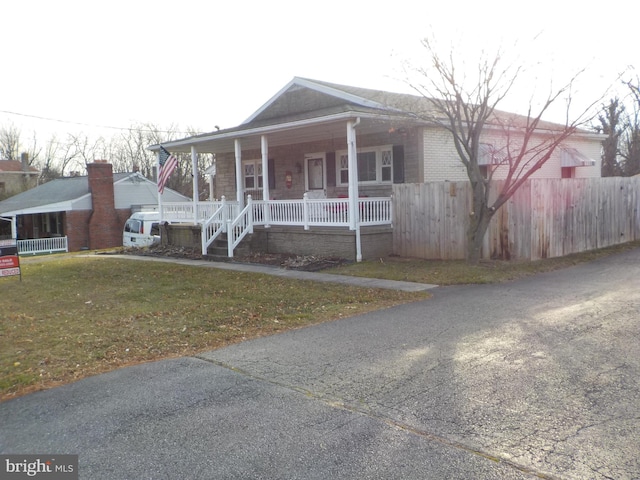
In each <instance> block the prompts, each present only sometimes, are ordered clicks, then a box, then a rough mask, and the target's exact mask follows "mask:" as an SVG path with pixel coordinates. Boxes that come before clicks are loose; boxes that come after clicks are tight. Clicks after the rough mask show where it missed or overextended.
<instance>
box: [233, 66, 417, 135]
mask: <svg viewBox="0 0 640 480" xmlns="http://www.w3.org/2000/svg"><path fill="white" fill-rule="evenodd" d="M416 100H419V97H416V96H414V95H406V94H400V93H390V92H383V91H380V90H369V89H366V88H356V87H348V86H346V85H338V84H335V83H329V82H321V81H318V80H311V79H308V78H300V77H294V78H293V80H291V81H290V82H289V83H288V84H287V85H285V86H284V88H282V89H281V90H280V91H279V92H278V93H276V94H275V95H274V96H273V97H271V99H270V100H269V101H268V102H267V103H265V104H264V105H263V106H262V107H260V108H259V109H258V110H256V112H254V113H253V114H252V115H251V116H250V117H249V118H248V119H247V120H245V121H244V122H243V123H242V125H256V124H261V123H265V122H266V121H268V120H271V119H281V120H282V119H283V118H285V119H290V118H291V117H298V116H299V115H300V114H303V113H305V112H316V114H317V112H318V111H340V112H344V111H360V112H372V111H378V112H384V111H387V112H389V113H400V112H406V111H407V108H406V107H408V106H409V105H410V103H415V102H416ZM409 111H410V110H409Z"/></svg>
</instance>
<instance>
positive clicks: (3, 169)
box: [0, 160, 40, 175]
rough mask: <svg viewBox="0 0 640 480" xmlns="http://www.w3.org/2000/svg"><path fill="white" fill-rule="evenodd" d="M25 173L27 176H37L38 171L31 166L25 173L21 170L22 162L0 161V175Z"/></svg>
mask: <svg viewBox="0 0 640 480" xmlns="http://www.w3.org/2000/svg"><path fill="white" fill-rule="evenodd" d="M9 172H11V173H26V174H28V175H37V174H39V173H40V171H39V170H38V169H37V168H35V167H32V166H29V167H27V171H26V172H25V171H24V170H23V169H22V162H21V161H19V160H0V173H9Z"/></svg>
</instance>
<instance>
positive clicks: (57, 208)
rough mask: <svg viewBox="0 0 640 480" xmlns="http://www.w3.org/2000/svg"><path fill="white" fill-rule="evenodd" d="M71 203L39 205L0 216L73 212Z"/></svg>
mask: <svg viewBox="0 0 640 480" xmlns="http://www.w3.org/2000/svg"><path fill="white" fill-rule="evenodd" d="M72 203H73V202H60V203H50V204H49V205H41V206H39V207H29V208H24V209H21V210H14V211H12V212H4V213H3V214H2V215H3V216H5V217H14V216H16V215H33V214H38V213H51V212H68V211H70V210H73V208H72V205H71V204H72Z"/></svg>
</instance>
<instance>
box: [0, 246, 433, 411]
mask: <svg viewBox="0 0 640 480" xmlns="http://www.w3.org/2000/svg"><path fill="white" fill-rule="evenodd" d="M21 266H22V271H23V275H22V281H20V280H19V278H18V277H6V278H0V299H1V301H0V319H1V320H0V401H1V400H7V399H10V398H13V397H16V396H19V395H23V394H25V393H29V392H32V391H36V390H40V389H45V388H49V387H52V386H55V385H59V384H63V383H68V382H70V381H74V380H77V379H80V378H83V377H86V376H89V375H94V374H97V373H102V372H106V371H109V370H113V369H116V368H119V367H123V366H126V365H131V364H135V363H140V362H146V361H152V360H158V359H161V358H168V357H177V356H183V355H193V354H196V353H198V352H202V351H204V350H209V349H215V348H218V347H221V346H224V345H227V344H231V343H234V342H239V341H242V340H245V339H249V338H254V337H258V336H262V335H269V334H272V333H276V332H280V331H283V330H287V329H291V328H297V327H302V326H305V325H310V324H313V323H318V322H323V321H328V320H334V319H338V318H343V317H347V316H351V315H355V314H358V313H363V312H367V311H371V310H375V309H380V308H385V307H388V306H391V305H396V304H399V303H405V302H410V301H415V300H419V299H424V298H427V296H428V294H425V293H404V292H396V291H391V290H377V289H363V288H355V287H348V286H345V285H337V284H327V283H312V282H303V281H294V280H289V279H284V278H279V277H273V276H266V275H259V274H248V273H241V272H232V271H226V270H218V269H215V268H201V267H190V266H180V265H176V264H166V263H155V262H140V261H136V260H133V259H132V260H126V259H115V258H105V256H100V255H93V256H73V255H52V256H48V257H41V258H39V259H35V258H34V259H22V260H21Z"/></svg>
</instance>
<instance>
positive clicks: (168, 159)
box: [158, 146, 178, 194]
mask: <svg viewBox="0 0 640 480" xmlns="http://www.w3.org/2000/svg"><path fill="white" fill-rule="evenodd" d="M159 163H160V171H159V173H158V192H160V193H161V194H162V193H163V192H164V186H165V185H166V184H167V180H169V177H170V176H171V174H172V173H173V171H174V170H175V169H176V167H177V166H178V158H177V157H176V156H175V155H172V154H170V153H169V152H167V151H166V150H165V148H164V147H162V146H161V147H160V161H159Z"/></svg>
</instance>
